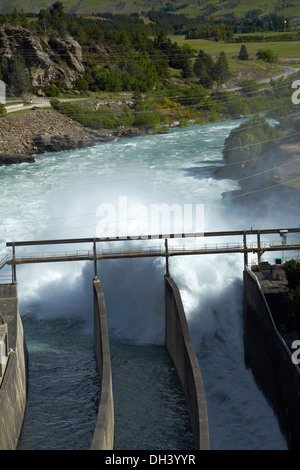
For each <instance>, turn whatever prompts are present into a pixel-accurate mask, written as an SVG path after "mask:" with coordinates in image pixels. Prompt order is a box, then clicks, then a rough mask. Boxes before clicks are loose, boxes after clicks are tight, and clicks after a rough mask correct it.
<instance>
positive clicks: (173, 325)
mask: <svg viewBox="0 0 300 470" xmlns="http://www.w3.org/2000/svg"><path fill="white" fill-rule="evenodd" d="M165 312H166V313H165V314H166V328H165V331H166V333H165V344H166V348H167V350H168V351H169V354H170V356H171V358H172V360H173V362H174V365H175V367H176V370H177V373H178V375H179V378H180V381H181V383H182V386H183V389H184V391H185V395H186V398H187V404H188V408H189V413H190V418H191V425H192V430H193V433H194V437H195V448H196V449H197V450H208V449H209V447H210V445H209V431H208V418H207V408H206V398H205V392H204V387H203V382H202V376H201V372H200V368H199V363H198V359H197V357H196V353H195V350H194V347H193V345H192V342H191V339H190V333H189V328H188V324H187V320H186V316H185V312H184V308H183V305H182V300H181V296H180V292H179V289H178V287H177V285H176V284H175V282H174V281H173V279H172V278H171V277H169V276H165Z"/></svg>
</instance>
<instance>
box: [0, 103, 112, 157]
mask: <svg viewBox="0 0 300 470" xmlns="http://www.w3.org/2000/svg"><path fill="white" fill-rule="evenodd" d="M113 138H114V136H112V135H111V134H110V133H109V132H105V131H104V130H103V131H102V132H97V131H93V130H90V129H86V128H85V127H84V126H82V125H81V124H79V123H77V122H75V121H73V120H72V119H70V118H68V117H66V116H63V115H62V114H60V113H57V112H54V111H51V110H49V109H47V110H38V111H36V112H34V113H30V114H23V115H21V114H20V115H17V116H9V117H6V118H2V119H1V120H0V165H8V164H12V163H23V162H34V157H33V155H35V154H42V153H46V152H58V151H62V150H71V149H76V148H84V147H89V146H92V145H96V144H97V143H100V142H107V141H110V140H112V139H113Z"/></svg>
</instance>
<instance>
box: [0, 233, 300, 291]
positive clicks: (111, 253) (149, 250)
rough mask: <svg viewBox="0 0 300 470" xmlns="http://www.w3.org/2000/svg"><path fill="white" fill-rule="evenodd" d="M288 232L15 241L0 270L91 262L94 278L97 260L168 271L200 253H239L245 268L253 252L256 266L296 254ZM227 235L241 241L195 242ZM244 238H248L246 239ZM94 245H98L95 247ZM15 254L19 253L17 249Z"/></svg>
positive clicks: (298, 247)
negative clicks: (129, 261)
mask: <svg viewBox="0 0 300 470" xmlns="http://www.w3.org/2000/svg"><path fill="white" fill-rule="evenodd" d="M288 233H293V234H295V233H300V228H288V229H263V230H252V229H251V230H240V231H225V232H205V233H179V234H169V235H167V234H161V235H143V236H134V237H133V236H132V237H108V238H106V239H100V238H77V239H76V238H73V239H57V240H37V241H23V242H22V241H16V242H7V243H6V246H10V247H12V255H11V256H9V255H6V256H5V257H4V258H2V260H1V261H0V270H1V269H2V268H3V267H4V266H6V265H11V266H12V279H13V282H15V280H16V265H19V264H29V263H48V262H62V261H86V260H89V261H94V268H95V276H97V261H98V260H103V259H117V258H142V257H144V258H145V257H165V259H166V265H167V272H168V259H169V257H171V256H180V255H200V254H201V255H203V254H218V253H243V255H244V265H245V266H247V265H248V254H249V253H255V254H256V255H257V264H258V265H259V264H260V261H261V256H262V254H263V253H265V252H267V251H288V250H292V251H300V240H299V241H294V242H293V243H287V238H286V236H287V234H288ZM266 234H276V235H280V238H281V240H277V241H276V240H275V241H263V240H261V236H262V235H266ZM227 236H231V237H236V236H240V237H241V236H242V238H243V241H229V242H227V243H224V241H223V240H222V241H221V242H220V243H199V242H200V241H201V242H204V240H205V238H206V237H208V238H213V237H219V238H221V237H222V238H224V237H227ZM253 236H256V240H255V241H253V239H252V240H251V239H249V237H253ZM247 237H248V238H247ZM175 239H194V240H195V239H196V240H197V244H194V243H193V244H192V243H186V244H181V245H176V244H172V243H173V241H174V240H175ZM149 240H151V241H153V240H161V241H162V242H164V245H163V244H161V245H159V246H157V245H156V246H154V245H149V244H148V246H145V245H143V246H141V245H139V246H136V245H135V246H134V242H136V241H139V242H141V241H143V243H145V242H147V241H149ZM120 241H121V242H126V241H131V244H130V245H129V246H128V245H127V246H126V248H125V245H124V243H123V244H122V245H121V247H120V248H119V249H117V248H116V244H114V246H113V247H112V248H110V249H107V248H105V249H100V250H99V245H103V243H105V242H120ZM280 241H281V243H280ZM81 243H92V244H93V250H74V251H66V250H65V251H56V252H51V253H49V252H38V253H33V252H28V253H22V254H19V253H18V255H17V254H16V247H21V246H23V247H25V246H27V247H28V246H41V245H62V244H78V245H79V244H81ZM97 245H98V246H97ZM18 251H19V250H18Z"/></svg>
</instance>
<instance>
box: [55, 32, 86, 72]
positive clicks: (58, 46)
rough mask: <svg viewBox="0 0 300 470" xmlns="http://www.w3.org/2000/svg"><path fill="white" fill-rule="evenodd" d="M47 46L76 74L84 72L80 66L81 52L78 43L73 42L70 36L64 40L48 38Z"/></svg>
mask: <svg viewBox="0 0 300 470" xmlns="http://www.w3.org/2000/svg"><path fill="white" fill-rule="evenodd" d="M48 44H49V46H50V47H51V49H52V50H53V51H56V52H57V53H58V54H59V56H60V58H61V59H62V60H63V61H65V62H66V63H67V65H68V66H69V67H70V68H71V69H73V70H75V71H76V72H78V73H83V72H84V67H83V65H82V50H81V46H80V44H79V42H77V41H75V39H73V38H72V37H71V36H68V37H66V38H63V39H62V38H50V39H49V41H48Z"/></svg>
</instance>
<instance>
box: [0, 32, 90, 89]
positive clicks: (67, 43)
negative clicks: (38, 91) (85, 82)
mask: <svg viewBox="0 0 300 470" xmlns="http://www.w3.org/2000/svg"><path fill="white" fill-rule="evenodd" d="M16 54H20V55H21V56H22V57H23V58H24V60H25V63H26V66H27V67H28V70H29V74H30V79H31V83H32V85H33V86H35V87H43V86H45V85H49V84H51V83H54V82H55V81H56V80H63V81H64V82H65V84H66V85H67V86H71V85H72V83H73V82H74V80H75V78H76V74H78V73H83V72H84V67H83V65H82V63H81V61H82V53H81V46H80V44H79V43H78V42H77V41H75V40H74V39H73V38H72V37H67V38H64V39H60V38H51V39H49V40H48V41H46V40H45V39H44V38H41V37H39V36H37V35H35V34H34V33H33V32H32V31H29V30H28V29H26V28H23V27H21V26H13V25H9V24H8V25H5V26H3V27H1V28H0V63H1V61H2V60H3V59H4V58H7V59H10V58H11V57H13V56H14V55H16ZM65 64H66V65H67V67H66V66H64V65H65Z"/></svg>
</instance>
